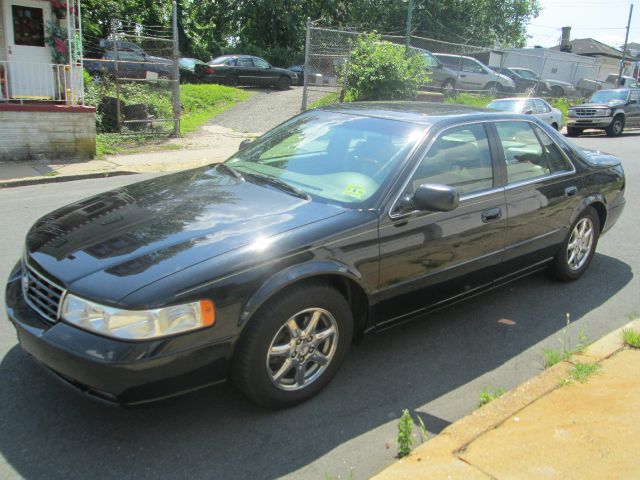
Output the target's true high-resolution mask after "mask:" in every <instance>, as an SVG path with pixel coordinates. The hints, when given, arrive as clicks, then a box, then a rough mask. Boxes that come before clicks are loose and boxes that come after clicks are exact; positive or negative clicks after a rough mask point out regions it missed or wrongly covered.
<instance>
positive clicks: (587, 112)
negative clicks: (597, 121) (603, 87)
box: [576, 108, 598, 117]
mask: <svg viewBox="0 0 640 480" xmlns="http://www.w3.org/2000/svg"><path fill="white" fill-rule="evenodd" d="M597 113H598V110H596V109H595V108H576V117H595V116H596V114H597Z"/></svg>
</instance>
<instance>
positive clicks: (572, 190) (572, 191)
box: [564, 187, 578, 197]
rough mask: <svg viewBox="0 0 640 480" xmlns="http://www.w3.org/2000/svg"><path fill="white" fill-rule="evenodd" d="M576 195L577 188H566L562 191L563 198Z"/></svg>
mask: <svg viewBox="0 0 640 480" xmlns="http://www.w3.org/2000/svg"><path fill="white" fill-rule="evenodd" d="M576 193H578V187H567V188H565V189H564V196H565V197H573V196H574V195H575V194H576Z"/></svg>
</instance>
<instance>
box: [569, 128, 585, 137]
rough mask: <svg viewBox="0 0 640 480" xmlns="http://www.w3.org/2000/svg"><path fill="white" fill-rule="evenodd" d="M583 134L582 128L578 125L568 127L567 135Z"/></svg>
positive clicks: (577, 135) (576, 135)
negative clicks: (577, 126)
mask: <svg viewBox="0 0 640 480" xmlns="http://www.w3.org/2000/svg"><path fill="white" fill-rule="evenodd" d="M581 134H582V129H581V128H576V127H567V136H569V137H579V136H580V135H581Z"/></svg>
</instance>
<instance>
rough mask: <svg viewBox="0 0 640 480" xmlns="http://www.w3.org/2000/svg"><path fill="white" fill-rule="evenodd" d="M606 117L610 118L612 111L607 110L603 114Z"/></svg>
mask: <svg viewBox="0 0 640 480" xmlns="http://www.w3.org/2000/svg"><path fill="white" fill-rule="evenodd" d="M602 114H603V115H604V116H605V117H610V116H611V109H610V108H607V109H606V110H605V111H604V112H603V113H602Z"/></svg>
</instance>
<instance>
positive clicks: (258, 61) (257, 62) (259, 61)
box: [253, 58, 269, 68]
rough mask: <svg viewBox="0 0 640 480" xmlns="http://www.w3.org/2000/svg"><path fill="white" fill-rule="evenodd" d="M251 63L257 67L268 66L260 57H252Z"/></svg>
mask: <svg viewBox="0 0 640 480" xmlns="http://www.w3.org/2000/svg"><path fill="white" fill-rule="evenodd" d="M253 64H254V65H255V66H256V67H258V68H269V64H268V63H267V62H265V61H264V60H262V59H261V58H254V59H253Z"/></svg>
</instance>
